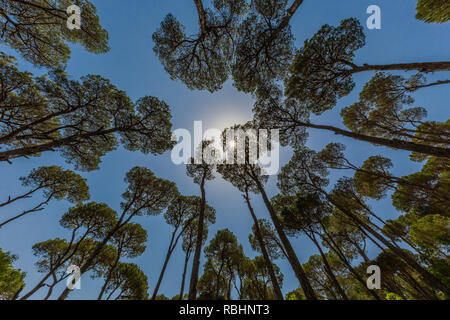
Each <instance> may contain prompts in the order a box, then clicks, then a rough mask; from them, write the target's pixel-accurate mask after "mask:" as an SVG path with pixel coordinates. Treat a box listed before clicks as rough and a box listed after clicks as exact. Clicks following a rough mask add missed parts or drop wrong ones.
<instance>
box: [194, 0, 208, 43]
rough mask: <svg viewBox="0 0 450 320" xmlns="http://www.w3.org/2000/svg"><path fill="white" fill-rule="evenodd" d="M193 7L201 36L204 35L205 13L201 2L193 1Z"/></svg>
mask: <svg viewBox="0 0 450 320" xmlns="http://www.w3.org/2000/svg"><path fill="white" fill-rule="evenodd" d="M194 3H195V7H196V8H197V14H198V24H199V25H200V30H201V36H205V34H206V13H205V9H204V7H203V3H202V1H201V0H194Z"/></svg>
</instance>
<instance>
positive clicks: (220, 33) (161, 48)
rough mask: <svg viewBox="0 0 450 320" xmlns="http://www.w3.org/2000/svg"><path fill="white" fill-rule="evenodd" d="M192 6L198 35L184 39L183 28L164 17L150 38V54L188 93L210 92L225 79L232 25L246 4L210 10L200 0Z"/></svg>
mask: <svg viewBox="0 0 450 320" xmlns="http://www.w3.org/2000/svg"><path fill="white" fill-rule="evenodd" d="M194 3H195V6H196V9H197V13H198V24H199V31H198V33H197V34H194V35H192V36H188V35H186V33H185V32H184V30H183V29H184V26H183V25H182V24H181V23H180V22H179V21H178V20H177V19H176V18H175V17H174V16H173V15H172V14H168V15H167V16H166V17H165V18H164V20H163V21H162V22H161V26H160V28H159V29H158V30H157V31H156V32H155V33H154V34H153V41H154V42H155V47H154V48H153V50H154V52H155V53H156V55H157V56H158V58H159V60H160V61H161V63H162V64H163V66H164V68H165V70H166V72H167V73H168V74H169V75H170V77H171V78H172V79H173V80H181V81H182V82H183V83H184V84H185V85H186V86H187V87H188V88H189V89H197V90H208V91H210V92H214V91H217V90H219V89H221V88H222V85H223V83H224V82H225V81H226V80H227V78H228V76H229V68H230V66H229V61H230V60H231V59H232V57H233V45H234V43H233V42H234V37H235V35H234V33H235V29H236V27H237V26H236V24H237V23H238V21H239V16H240V15H241V14H243V11H244V8H245V6H246V3H245V1H243V0H237V1H233V0H225V1H213V3H212V4H213V7H212V8H207V9H205V8H204V6H203V2H202V1H201V0H194Z"/></svg>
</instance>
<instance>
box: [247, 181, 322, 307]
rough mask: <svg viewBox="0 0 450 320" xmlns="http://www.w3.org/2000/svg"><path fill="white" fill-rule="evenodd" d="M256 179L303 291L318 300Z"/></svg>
mask: <svg viewBox="0 0 450 320" xmlns="http://www.w3.org/2000/svg"><path fill="white" fill-rule="evenodd" d="M254 180H255V183H256V184H257V186H258V190H259V191H260V193H261V196H262V198H263V201H264V204H265V205H266V208H267V210H268V211H269V214H270V217H271V219H272V222H273V224H274V226H275V229H276V231H277V233H278V236H279V237H280V240H281V242H282V244H283V246H284V248H285V250H286V253H287V258H288V261H289V263H290V264H291V266H292V269H293V270H294V273H295V275H296V277H297V279H298V281H299V282H300V286H301V287H302V288H303V291H304V292H305V296H306V297H307V298H308V299H310V300H317V297H316V294H315V293H314V290H313V288H312V286H311V284H310V282H309V279H308V277H307V276H306V273H305V271H304V270H303V267H302V265H301V264H300V261H298V258H297V255H296V254H295V251H294V249H293V248H292V245H291V243H290V241H289V239H288V238H287V236H286V234H285V232H284V230H283V227H282V226H281V222H280V220H279V219H278V216H277V214H276V213H275V210H274V209H273V207H272V204H271V203H270V200H269V198H268V197H267V194H266V191H265V190H264V187H263V186H262V184H261V182H260V181H259V179H258V178H254Z"/></svg>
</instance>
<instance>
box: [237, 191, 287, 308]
mask: <svg viewBox="0 0 450 320" xmlns="http://www.w3.org/2000/svg"><path fill="white" fill-rule="evenodd" d="M244 199H245V201H246V202H247V206H248V210H249V211H250V214H251V216H252V218H253V222H254V224H255V233H256V239H257V240H258V243H259V247H260V248H261V252H262V254H263V257H264V261H265V262H266V267H267V270H268V271H269V276H270V281H271V282H272V285H273V289H274V291H275V294H276V296H277V298H278V300H283V293H282V292H281V288H280V284H279V283H278V280H277V277H276V275H275V271H274V270H273V264H272V261H271V260H270V257H269V254H268V253H267V249H266V245H265V244H264V240H263V237H262V235H261V229H260V228H259V222H258V218H257V217H256V215H255V211H254V210H253V207H252V206H251V203H250V198H249V196H248V192H247V191H246V193H245V195H244Z"/></svg>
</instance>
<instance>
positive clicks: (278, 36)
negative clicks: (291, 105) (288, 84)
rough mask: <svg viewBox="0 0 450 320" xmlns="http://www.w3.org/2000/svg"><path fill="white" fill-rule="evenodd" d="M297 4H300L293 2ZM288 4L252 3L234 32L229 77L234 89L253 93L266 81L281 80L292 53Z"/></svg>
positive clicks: (270, 0)
mask: <svg viewBox="0 0 450 320" xmlns="http://www.w3.org/2000/svg"><path fill="white" fill-rule="evenodd" d="M296 2H299V1H296ZM287 4H288V1H287V0H276V1H274V0H254V1H251V3H250V8H249V10H248V12H247V14H246V16H245V18H243V20H242V22H241V23H240V24H239V27H238V28H237V35H236V40H235V41H236V49H235V52H234V55H233V59H234V61H233V64H232V66H231V73H232V75H233V80H234V86H235V87H236V88H238V89H239V90H241V91H244V92H254V91H255V89H257V88H258V86H259V85H261V84H262V83H264V82H266V81H272V80H281V78H282V76H283V75H284V72H285V70H286V69H287V68H288V67H289V64H290V62H291V60H292V56H293V51H294V36H293V35H292V32H291V28H290V26H289V24H288V23H287V22H288V20H289V18H288V17H286V16H287V12H286V11H287V8H286V7H287Z"/></svg>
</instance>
